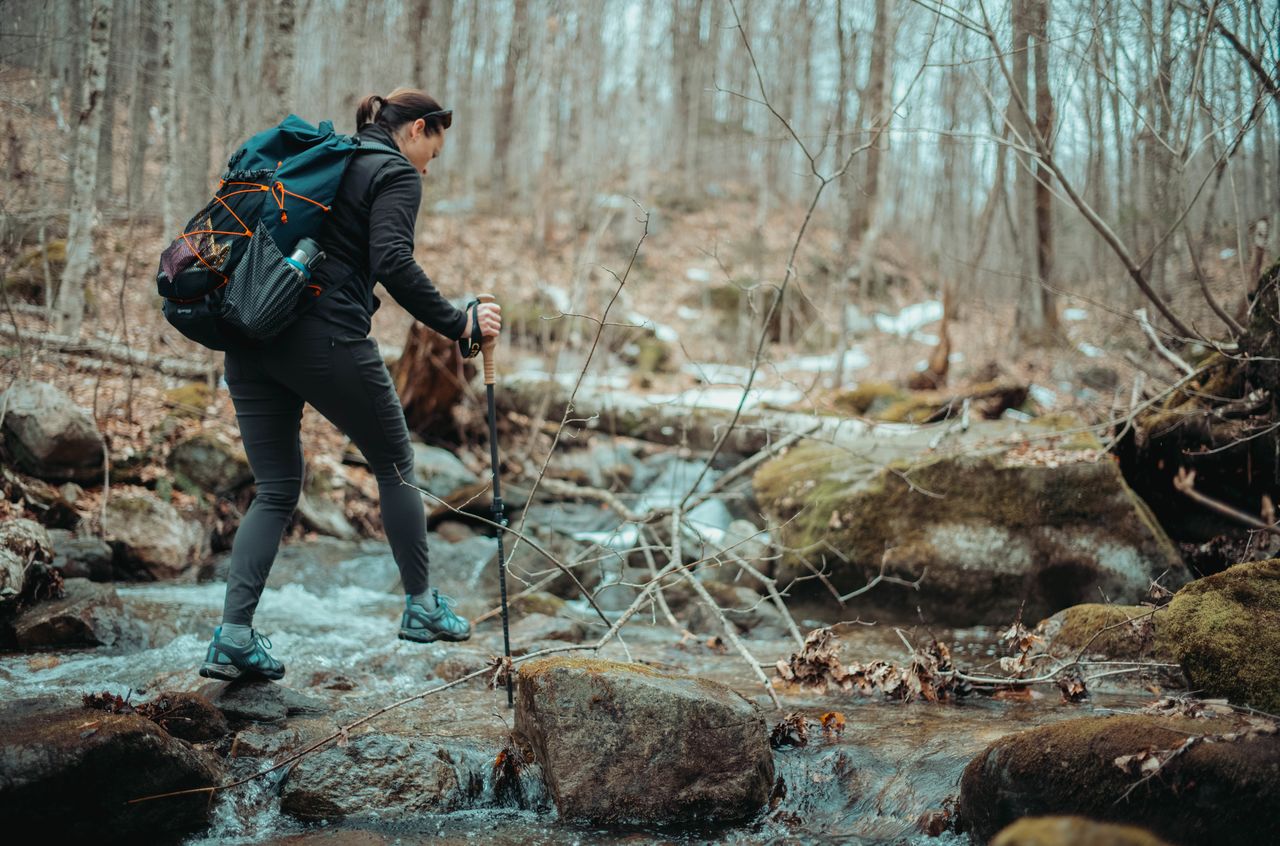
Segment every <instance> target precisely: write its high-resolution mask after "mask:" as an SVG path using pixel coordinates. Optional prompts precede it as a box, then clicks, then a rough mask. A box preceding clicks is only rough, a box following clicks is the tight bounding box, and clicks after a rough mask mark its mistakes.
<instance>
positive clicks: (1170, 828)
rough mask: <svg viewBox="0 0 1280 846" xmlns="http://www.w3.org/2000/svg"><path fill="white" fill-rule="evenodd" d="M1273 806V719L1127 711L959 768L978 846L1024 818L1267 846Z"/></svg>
mask: <svg viewBox="0 0 1280 846" xmlns="http://www.w3.org/2000/svg"><path fill="white" fill-rule="evenodd" d="M1276 808H1280V734H1277V732H1276V724H1275V723H1274V722H1273V721H1271V720H1263V719H1260V718H1245V717H1239V716H1228V717H1218V718H1215V719H1193V718H1191V717H1181V716H1176V717H1158V716H1148V715H1145V714H1127V715H1123V716H1114V717H1085V718H1082V719H1076V720H1067V721H1065V722H1060V723H1056V724H1053V725H1048V726H1041V727H1040V728H1035V729H1031V730H1030V731H1023V732H1018V733H1016V734H1011V735H1007V736H1005V737H1002V738H1000V739H999V740H997V741H996V742H995V743H993V744H991V745H990V746H989V747H987V749H986V750H985V751H983V752H982V753H981V754H980V755H978V756H977V757H976V758H974V759H973V761H971V762H970V763H969V765H968V766H967V767H966V768H965V771H964V775H963V777H962V778H961V782H960V815H961V818H962V819H963V820H964V822H965V824H966V825H967V826H968V827H969V829H970V831H971V833H972V834H973V836H974V837H975V839H976V840H978V841H979V842H985V841H987V840H988V839H989V838H991V837H992V836H993V835H994V834H995V833H996V832H998V831H999V830H1000V829H1001V828H1003V827H1004V826H1006V825H1008V824H1009V823H1011V822H1013V821H1015V820H1017V819H1019V818H1021V817H1025V816H1037V815H1060V814H1076V815H1080V816H1084V817H1088V818H1090V819H1095V820H1101V821H1107V822H1116V823H1125V824H1129V825H1137V826H1141V827H1143V828H1146V829H1149V830H1151V831H1153V832H1155V833H1156V834H1157V835H1159V836H1160V837H1162V838H1164V839H1165V840H1167V841H1169V842H1170V843H1175V844H1188V846H1189V844H1198V843H1213V844H1218V846H1235V844H1239V846H1246V844H1255V843H1265V842H1270V841H1271V838H1272V837H1273V835H1274V833H1273V831H1272V829H1273V828H1274V813H1265V812H1263V809H1268V810H1274V809H1276Z"/></svg>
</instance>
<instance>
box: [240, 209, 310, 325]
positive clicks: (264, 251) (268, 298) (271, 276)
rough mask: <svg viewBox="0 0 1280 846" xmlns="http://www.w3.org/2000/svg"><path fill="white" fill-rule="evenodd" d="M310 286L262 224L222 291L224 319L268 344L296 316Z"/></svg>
mask: <svg viewBox="0 0 1280 846" xmlns="http://www.w3.org/2000/svg"><path fill="white" fill-rule="evenodd" d="M306 286H307V282H306V280H305V279H304V278H303V277H302V274H301V273H299V272H298V271H297V270H296V269H294V267H293V266H291V265H290V264H288V263H287V262H286V261H285V260H284V255H283V254H281V252H280V248H279V247H277V246H276V242H275V239H274V238H272V237H271V235H270V234H269V233H268V232H267V231H266V229H265V228H264V227H263V226H262V224H261V223H259V224H258V227H257V230H256V231H255V232H254V233H253V238H251V239H250V241H249V249H248V251H247V252H246V253H245V254H244V257H243V258H242V259H240V263H239V264H237V265H236V268H235V270H234V271H232V273H231V279H230V280H229V281H228V282H227V285H226V287H225V288H223V290H222V308H221V312H220V314H221V317H222V319H223V320H224V321H226V322H227V323H228V324H230V325H231V326H234V327H235V328H236V329H238V330H239V331H240V332H242V333H244V334H245V335H246V336H248V337H250V338H253V339H255V340H260V341H263V340H267V339H269V338H273V337H275V336H276V335H277V334H279V333H280V332H281V331H282V330H283V329H284V328H285V327H286V326H287V325H289V323H291V322H292V320H293V318H294V317H295V316H296V312H297V307H298V300H299V298H300V297H301V295H302V292H303V291H304V290H305V289H306Z"/></svg>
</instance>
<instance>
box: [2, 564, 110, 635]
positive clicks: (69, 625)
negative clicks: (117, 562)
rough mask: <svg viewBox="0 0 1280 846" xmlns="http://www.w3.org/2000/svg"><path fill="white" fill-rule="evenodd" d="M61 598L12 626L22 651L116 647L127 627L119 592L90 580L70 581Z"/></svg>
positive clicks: (35, 608)
mask: <svg viewBox="0 0 1280 846" xmlns="http://www.w3.org/2000/svg"><path fill="white" fill-rule="evenodd" d="M63 590H64V594H63V596H62V598H61V599H50V600H47V601H45V602H38V603H36V604H35V605H32V606H31V607H30V608H27V609H25V610H24V611H23V612H22V613H21V614H19V615H18V617H17V619H15V620H14V623H13V633H14V638H15V640H17V642H18V646H19V647H20V648H22V649H35V648H37V647H42V646H113V645H114V644H115V643H116V642H117V641H119V640H120V639H121V637H122V636H123V635H124V633H125V631H126V629H127V625H126V623H125V617H124V606H123V605H122V604H121V602H120V597H119V596H117V595H116V589H115V588H113V587H112V586H111V585H103V584H97V583H96V582H91V581H89V580H88V579H67V580H66V582H64V583H63Z"/></svg>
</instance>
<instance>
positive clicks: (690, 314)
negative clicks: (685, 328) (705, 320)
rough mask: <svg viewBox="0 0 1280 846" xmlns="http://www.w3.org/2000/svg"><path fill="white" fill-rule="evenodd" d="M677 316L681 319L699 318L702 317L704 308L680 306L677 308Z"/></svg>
mask: <svg viewBox="0 0 1280 846" xmlns="http://www.w3.org/2000/svg"><path fill="white" fill-rule="evenodd" d="M676 316H677V317H679V318H680V319H681V320H697V319H699V318H700V317H702V310H701V309H697V308H689V306H680V307H679V308H677V309H676Z"/></svg>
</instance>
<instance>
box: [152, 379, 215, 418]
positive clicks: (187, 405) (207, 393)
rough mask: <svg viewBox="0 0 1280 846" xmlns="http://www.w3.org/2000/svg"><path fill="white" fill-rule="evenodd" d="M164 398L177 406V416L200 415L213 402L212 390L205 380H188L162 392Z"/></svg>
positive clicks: (175, 412)
mask: <svg viewBox="0 0 1280 846" xmlns="http://www.w3.org/2000/svg"><path fill="white" fill-rule="evenodd" d="M164 398H165V400H166V401H167V402H171V403H173V404H174V405H176V406H177V408H176V409H174V414H175V415H176V416H178V417H201V416H203V412H204V409H205V408H206V407H207V406H210V405H212V404H213V391H212V390H211V389H210V388H209V385H208V383H206V382H188V383H186V384H185V385H179V386H178V387H176V388H170V389H169V390H167V391H165V392H164Z"/></svg>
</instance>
